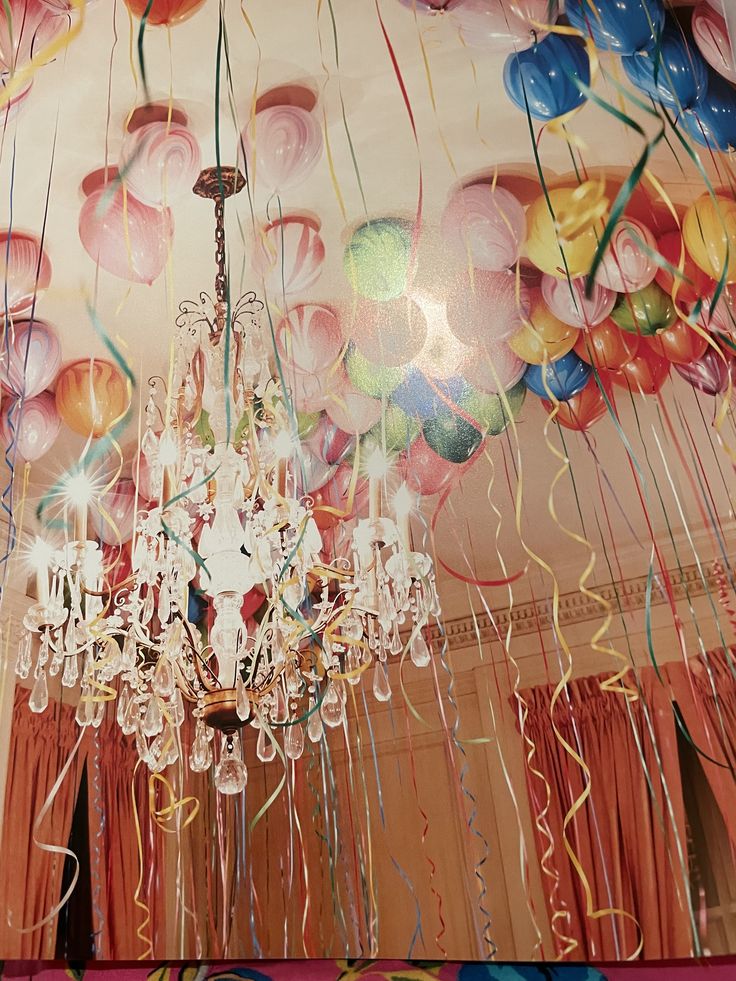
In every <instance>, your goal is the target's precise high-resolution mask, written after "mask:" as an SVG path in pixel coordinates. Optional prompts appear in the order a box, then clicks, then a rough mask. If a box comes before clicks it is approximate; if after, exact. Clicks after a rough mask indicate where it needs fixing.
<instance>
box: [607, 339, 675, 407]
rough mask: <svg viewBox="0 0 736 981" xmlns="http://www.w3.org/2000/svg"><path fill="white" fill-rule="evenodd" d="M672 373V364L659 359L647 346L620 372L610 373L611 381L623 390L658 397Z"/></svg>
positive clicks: (640, 349) (642, 347) (643, 346)
mask: <svg viewBox="0 0 736 981" xmlns="http://www.w3.org/2000/svg"><path fill="white" fill-rule="evenodd" d="M669 373H670V362H669V361H667V360H666V359H665V358H660V357H658V356H657V355H656V354H655V353H654V352H653V351H652V350H651V349H650V348H648V347H647V346H646V345H642V346H641V347H640V348H639V353H638V354H637V356H636V357H635V358H634V359H633V360H632V361H629V363H628V364H625V365H624V366H623V367H622V368H621V370H620V371H612V372H610V377H611V380H612V381H613V383H614V384H615V385H620V386H621V388H627V389H629V391H631V392H639V393H640V394H642V395H656V394H657V392H658V391H659V390H660V388H661V387H662V386H663V385H664V383H665V382H666V381H667V376H668V375H669Z"/></svg>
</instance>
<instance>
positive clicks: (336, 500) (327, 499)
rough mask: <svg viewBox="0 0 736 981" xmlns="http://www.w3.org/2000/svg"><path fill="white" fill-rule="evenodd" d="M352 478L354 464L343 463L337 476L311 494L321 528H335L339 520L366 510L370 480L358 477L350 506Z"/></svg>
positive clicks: (336, 472)
mask: <svg viewBox="0 0 736 981" xmlns="http://www.w3.org/2000/svg"><path fill="white" fill-rule="evenodd" d="M352 479H353V468H352V466H351V465H350V464H347V463H343V464H341V465H340V466H339V467H338V468H337V470H336V471H335V476H334V477H333V478H332V479H331V480H329V481H328V482H327V483H326V484H325V485H324V487H320V488H319V490H317V491H315V492H314V493H313V494H312V495H311V497H312V500H313V501H314V520H315V523H316V525H317V527H318V528H319V529H320V530H324V529H326V528H334V527H335V525H336V524H337V523H338V522H339V521H343V520H347V519H349V518H352V517H353V515H355V514H361V513H362V512H363V511H364V510H365V507H366V504H367V503H368V481H367V480H365V479H364V478H360V477H358V480H357V483H356V485H355V493H354V496H353V501H352V507H350V501H349V496H350V484H351V482H352Z"/></svg>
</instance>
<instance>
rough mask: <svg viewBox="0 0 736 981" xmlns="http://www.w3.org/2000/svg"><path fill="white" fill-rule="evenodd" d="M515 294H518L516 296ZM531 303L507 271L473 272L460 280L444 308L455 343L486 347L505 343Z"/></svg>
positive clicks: (525, 292) (517, 328) (522, 320)
mask: <svg viewBox="0 0 736 981" xmlns="http://www.w3.org/2000/svg"><path fill="white" fill-rule="evenodd" d="M517 293H518V295H517ZM530 308H531V300H530V296H529V290H528V288H527V286H526V285H525V284H524V283H519V284H518V287H517V282H516V277H515V276H514V275H513V274H512V273H510V272H502V273H493V272H481V271H479V270H476V271H475V272H474V274H473V277H472V279H471V277H470V276H465V277H462V278H461V280H460V281H459V283H458V284H457V287H456V292H455V296H454V297H453V299H452V301H451V302H450V303H448V305H447V323H448V326H449V328H450V330H451V331H452V333H453V334H454V335H455V337H457V338H459V340H461V341H463V342H464V343H466V344H474V345H475V344H482V345H485V346H486V347H487V346H488V345H489V344H494V343H497V342H498V341H503V340H508V338H509V337H512V336H513V335H514V334H516V333H517V331H518V330H519V329H520V327H521V326H522V324H523V322H524V320H527V319H528V318H529V312H530Z"/></svg>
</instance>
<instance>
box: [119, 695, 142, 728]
mask: <svg viewBox="0 0 736 981" xmlns="http://www.w3.org/2000/svg"><path fill="white" fill-rule="evenodd" d="M140 717H141V713H140V707H139V705H138V702H136V700H135V698H134V697H133V694H132V693H131V696H130V698H129V699H128V704H127V706H126V709H125V715H124V716H123V721H122V722H121V723H120V728H121V729H122V730H123V733H124V735H126V736H131V735H132V734H133V733H134V732H135V731H136V729H137V728H138V722H139V721H140Z"/></svg>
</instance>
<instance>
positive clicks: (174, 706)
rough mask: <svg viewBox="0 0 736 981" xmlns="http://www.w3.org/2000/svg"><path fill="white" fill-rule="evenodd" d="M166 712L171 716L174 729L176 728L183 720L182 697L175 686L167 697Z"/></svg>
mask: <svg viewBox="0 0 736 981" xmlns="http://www.w3.org/2000/svg"><path fill="white" fill-rule="evenodd" d="M168 713H169V716H170V717H171V724H172V726H173V727H174V728H175V729H178V728H179V727H180V726H181V724H182V723H183V722H184V716H185V712H184V699H183V698H182V697H181V691H180V690H179V689H178V688H176V689H174V694H173V695H172V696H171V698H170V699H169V703H168Z"/></svg>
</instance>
